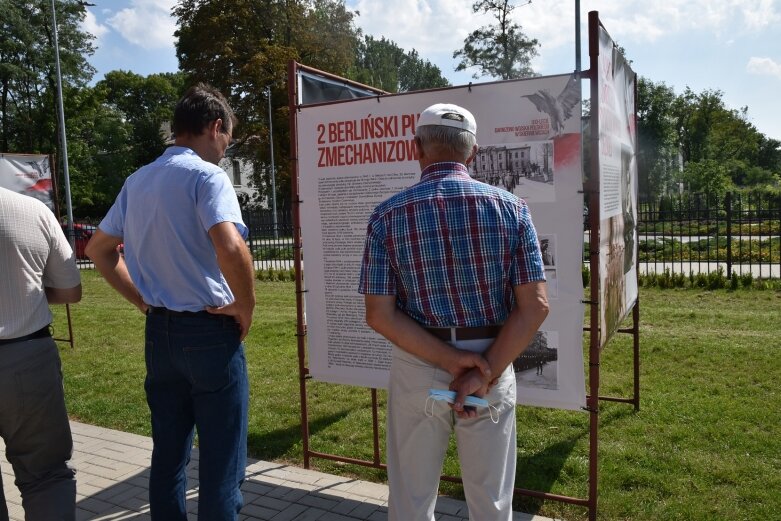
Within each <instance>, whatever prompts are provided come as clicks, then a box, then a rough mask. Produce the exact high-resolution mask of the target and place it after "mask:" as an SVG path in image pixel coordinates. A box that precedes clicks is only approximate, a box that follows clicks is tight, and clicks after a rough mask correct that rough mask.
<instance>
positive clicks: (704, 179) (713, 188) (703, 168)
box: [683, 159, 732, 196]
mask: <svg viewBox="0 0 781 521" xmlns="http://www.w3.org/2000/svg"><path fill="white" fill-rule="evenodd" d="M683 179H684V181H685V182H686V183H687V185H688V187H689V189H690V190H691V191H693V192H704V193H707V194H714V195H716V196H723V195H724V194H726V193H727V192H728V191H729V190H730V188H732V180H731V179H730V176H729V172H728V171H727V168H726V166H725V165H724V164H723V163H722V162H720V161H716V160H714V159H702V160H700V161H692V162H689V163H686V166H685V167H684V169H683Z"/></svg>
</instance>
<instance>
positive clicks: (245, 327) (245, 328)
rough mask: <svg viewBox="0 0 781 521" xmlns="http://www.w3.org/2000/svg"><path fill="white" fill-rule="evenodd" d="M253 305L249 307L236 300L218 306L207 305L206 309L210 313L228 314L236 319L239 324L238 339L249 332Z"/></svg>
mask: <svg viewBox="0 0 781 521" xmlns="http://www.w3.org/2000/svg"><path fill="white" fill-rule="evenodd" d="M254 307H255V306H254V305H252V306H249V307H247V306H240V305H239V304H237V303H236V302H233V303H231V304H228V305H226V306H220V307H213V306H208V307H207V308H206V311H208V312H209V313H211V314H212V315H228V316H231V317H233V319H234V320H235V321H236V324H237V325H238V326H239V329H240V330H241V335H240V337H239V340H244V338H245V337H246V336H247V333H249V328H250V326H251V325H252V310H253V309H254Z"/></svg>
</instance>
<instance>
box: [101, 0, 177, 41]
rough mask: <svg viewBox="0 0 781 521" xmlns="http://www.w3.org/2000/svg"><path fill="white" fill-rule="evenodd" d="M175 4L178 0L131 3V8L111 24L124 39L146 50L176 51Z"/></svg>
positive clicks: (115, 18)
mask: <svg viewBox="0 0 781 521" xmlns="http://www.w3.org/2000/svg"><path fill="white" fill-rule="evenodd" d="M175 4H176V0H131V2H130V7H127V8H125V9H122V10H120V11H118V12H117V13H116V14H114V16H112V17H111V18H109V19H108V20H107V22H108V24H109V25H110V26H111V27H112V28H114V29H115V30H116V31H117V32H118V33H119V34H121V35H122V37H123V38H124V39H126V40H127V41H129V42H130V43H132V44H134V45H138V46H139V47H141V48H143V49H146V50H152V49H165V48H170V49H172V48H173V47H174V31H175V30H176V21H175V20H174V18H173V17H172V16H171V8H172V7H173V6H174V5H175Z"/></svg>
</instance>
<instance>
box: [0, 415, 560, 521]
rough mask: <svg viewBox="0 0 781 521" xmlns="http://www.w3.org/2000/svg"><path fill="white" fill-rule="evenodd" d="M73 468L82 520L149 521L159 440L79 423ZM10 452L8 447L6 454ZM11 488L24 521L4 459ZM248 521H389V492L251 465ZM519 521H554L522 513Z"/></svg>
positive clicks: (193, 475) (442, 518) (191, 501)
mask: <svg viewBox="0 0 781 521" xmlns="http://www.w3.org/2000/svg"><path fill="white" fill-rule="evenodd" d="M71 427H72V429H73V441H74V455H73V463H74V465H75V467H76V469H77V471H78V473H77V475H76V478H77V480H78V481H77V490H78V497H77V498H76V500H77V503H76V511H77V515H76V519H77V520H79V521H87V520H90V521H130V520H132V521H149V520H150V519H151V518H150V517H149V503H148V501H147V485H148V479H149V461H150V457H151V455H152V440H151V439H150V438H147V437H144V436H138V435H136V434H128V433H125V432H119V431H114V430H110V429H104V428H101V427H94V426H91V425H85V424H83V423H76V422H71ZM4 453H5V447H4V446H3V443H2V441H1V440H0V454H4ZM0 467H1V468H2V473H3V475H2V478H3V488H4V490H5V496H6V501H7V504H8V510H9V514H10V518H11V521H23V520H24V513H23V511H22V507H21V499H20V497H19V492H18V491H17V489H16V487H15V486H14V485H13V481H14V478H13V474H12V471H11V468H10V465H9V464H8V462H7V461H5V459H4V457H2V456H0ZM197 468H198V451H197V449H195V450H193V458H192V461H191V462H190V466H189V469H188V475H189V477H190V480H189V486H190V489H189V491H188V493H187V498H188V499H187V503H188V511H189V512H192V515H191V519H192V520H195V519H196V515H195V513H196V512H197V511H198V499H197V486H198V481H197ZM242 490H243V491H244V502H245V506H244V509H243V510H242V511H241V516H240V519H242V520H246V521H254V520H274V521H293V520H296V521H315V520H317V521H356V520H365V521H384V520H386V519H387V501H388V487H387V486H386V485H380V484H377V483H369V482H366V481H359V480H356V479H351V478H347V477H340V476H333V475H330V474H323V473H321V472H315V471H313V470H305V469H302V468H299V467H294V466H291V465H284V464H281V463H269V462H266V461H256V460H250V461H249V462H248V466H247V479H246V481H245V482H244V486H243V487H242ZM436 511H437V520H438V521H465V520H467V519H468V513H467V510H466V504H465V503H464V502H463V501H458V500H455V499H452V498H448V497H440V498H439V500H438V501H437V510H436ZM514 521H551V520H550V519H548V518H544V517H540V516H531V515H529V514H521V513H517V514H516V515H515V517H514Z"/></svg>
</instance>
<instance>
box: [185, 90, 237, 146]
mask: <svg viewBox="0 0 781 521" xmlns="http://www.w3.org/2000/svg"><path fill="white" fill-rule="evenodd" d="M216 119H222V125H223V129H224V132H225V133H228V132H232V131H233V127H234V126H235V125H236V123H238V120H237V119H236V116H235V115H234V114H233V110H232V109H231V108H230V105H229V104H228V100H226V99H225V96H223V95H222V93H221V92H220V91H218V90H217V89H215V88H214V87H212V86H211V85H207V84H205V83H198V84H197V85H193V86H192V87H190V88H189V89H187V92H185V93H184V96H182V99H180V100H179V102H178V103H177V104H176V108H175V109H174V121H173V124H172V125H171V130H173V132H174V135H175V136H179V135H182V134H190V135H193V136H199V135H201V134H202V133H203V131H204V130H205V129H206V127H207V126H208V125H209V123H211V122H212V121H214V120H216Z"/></svg>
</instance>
